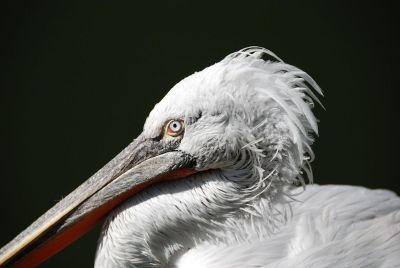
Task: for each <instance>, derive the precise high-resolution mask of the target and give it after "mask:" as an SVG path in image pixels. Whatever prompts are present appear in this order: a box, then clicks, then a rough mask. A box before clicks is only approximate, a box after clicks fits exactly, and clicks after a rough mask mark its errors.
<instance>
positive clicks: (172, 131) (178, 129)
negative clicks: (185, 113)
mask: <svg viewBox="0 0 400 268" xmlns="http://www.w3.org/2000/svg"><path fill="white" fill-rule="evenodd" d="M184 128H185V127H184V124H183V121H182V120H176V119H173V120H170V121H168V123H167V124H166V126H165V134H166V135H168V136H171V137H177V136H179V135H181V134H182V132H183V130H184Z"/></svg>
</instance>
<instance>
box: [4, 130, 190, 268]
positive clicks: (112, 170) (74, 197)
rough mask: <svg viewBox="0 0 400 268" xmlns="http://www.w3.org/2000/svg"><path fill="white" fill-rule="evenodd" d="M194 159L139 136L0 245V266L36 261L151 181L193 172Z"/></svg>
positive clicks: (98, 219)
mask: <svg viewBox="0 0 400 268" xmlns="http://www.w3.org/2000/svg"><path fill="white" fill-rule="evenodd" d="M194 166H195V161H194V159H193V158H192V157H191V156H190V155H188V154H185V153H183V152H180V151H176V150H175V149H174V148H173V146H168V145H166V144H164V143H162V142H161V141H159V140H157V139H144V138H142V137H141V136H139V138H137V139H136V140H135V141H133V142H132V143H131V144H130V145H129V146H128V147H126V148H125V149H124V150H123V151H122V152H121V153H119V154H118V155H117V156H116V157H115V158H114V159H113V160H111V161H110V162H109V163H108V164H107V165H105V166H104V167H103V168H102V169H100V170H99V171H98V172H97V173H96V174H94V175H93V176H92V177H90V178H89V179H88V180H87V181H85V182H84V183H83V184H82V185H80V186H79V187H78V188H77V189H75V190H74V191H73V192H72V193H70V194H69V195H68V196H66V197H65V198H64V199H62V200H61V201H60V202H58V203H57V204H56V205H55V206H53V207H52V208H51V209H50V210H48V211H47V212H46V213H45V214H43V215H42V216H41V217H40V218H38V219H37V220H36V221H35V222H33V223H32V224H31V225H30V226H29V227H28V228H27V229H25V230H24V231H23V232H22V233H20V234H19V235H18V236H17V237H15V238H14V239H13V240H12V241H11V242H9V243H8V244H7V245H5V246H4V247H3V248H1V249H0V267H36V266H37V265H39V264H40V263H42V262H43V261H45V260H46V259H48V258H49V257H51V256H53V255H54V254H56V253H57V252H59V251H61V250H62V249H64V248H65V247H67V246H68V245H69V244H71V243H72V242H73V241H75V240H77V239H78V238H80V237H81V236H82V235H84V234H85V233H86V232H88V231H89V230H90V229H92V228H93V227H94V226H95V225H96V224H97V223H99V222H100V221H101V220H102V219H103V218H104V217H105V216H106V215H107V214H108V213H109V212H110V211H111V210H112V209H113V208H115V207H116V206H117V205H119V204H121V202H123V201H124V200H126V199H128V198H129V197H131V196H133V195H134V194H136V193H138V192H140V191H141V190H143V189H144V188H146V187H148V186H149V185H151V184H154V183H156V182H159V181H164V180H174V179H179V178H183V177H186V176H189V175H191V174H194V173H196V170H195V169H194Z"/></svg>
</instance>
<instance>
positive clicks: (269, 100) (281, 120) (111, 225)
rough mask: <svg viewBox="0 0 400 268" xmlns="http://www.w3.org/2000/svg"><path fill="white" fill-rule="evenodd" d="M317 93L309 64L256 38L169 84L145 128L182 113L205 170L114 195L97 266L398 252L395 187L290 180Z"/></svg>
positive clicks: (307, 145) (189, 143) (365, 262)
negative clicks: (290, 59) (301, 65)
mask: <svg viewBox="0 0 400 268" xmlns="http://www.w3.org/2000/svg"><path fill="white" fill-rule="evenodd" d="M266 56H268V57H272V58H273V60H265V59H264V58H265V57H266ZM317 94H319V95H322V91H321V89H320V88H319V86H318V85H317V83H316V82H315V81H314V80H313V79H312V78H311V77H310V76H309V75H308V74H307V73H305V72H304V71H302V70H300V69H298V68H297V67H294V66H291V65H289V64H286V63H284V62H283V61H282V60H280V59H279V58H278V57H277V56H276V55H275V54H273V53H272V52H270V51H268V50H266V49H263V48H259V47H250V48H247V49H243V50H240V51H238V52H235V53H232V54H230V55H228V56H227V57H226V58H225V59H223V60H222V61H220V62H218V63H216V64H214V65H212V66H210V67H208V68H205V69H204V70H202V71H201V72H198V73H195V74H193V75H191V76H189V77H187V78H185V79H183V80H182V81H181V82H179V83H178V84H177V85H175V86H174V87H173V88H172V89H171V90H170V91H169V93H168V94H167V95H166V96H165V97H164V99H163V100H162V101H161V102H160V103H158V104H157V105H156V106H155V107H154V109H153V110H152V112H151V113H150V115H149V117H148V118H147V120H146V123H145V125H144V130H143V136H144V137H147V138H157V137H160V133H162V129H163V127H164V125H165V122H167V121H168V120H171V119H179V120H183V121H184V122H185V125H186V127H185V133H184V136H183V138H182V140H181V141H180V144H179V147H178V150H181V151H183V152H185V153H187V154H190V155H192V156H193V157H194V158H195V159H196V160H197V162H196V168H197V169H198V170H200V171H204V172H202V173H198V174H195V175H192V176H190V177H186V178H184V179H182V180H179V181H173V182H165V183H160V184H157V185H153V186H151V187H149V188H147V189H146V190H145V191H142V192H141V193H139V194H137V195H135V196H134V197H132V198H131V199H130V200H128V201H127V202H125V203H124V204H123V205H121V206H120V207H118V208H117V209H116V210H115V211H114V212H113V213H112V214H111V215H110V216H109V217H108V219H107V221H106V223H105V225H104V227H103V231H102V235H101V237H100V240H99V245H98V251H97V256H96V266H97V267H191V268H193V267H211V268H212V267H333V266H335V267H379V266H381V267H394V266H393V265H395V264H396V265H397V264H399V259H398V257H397V255H400V254H396V253H400V252H398V251H399V245H400V243H399V209H400V207H399V206H400V201H399V198H398V197H397V196H395V195H394V194H393V193H390V192H387V191H370V190H366V189H363V188H354V187H342V186H337V187H336V186H326V187H319V186H311V187H309V186H308V187H307V189H306V190H305V192H304V193H302V192H303V191H304V188H303V187H298V186H299V185H303V186H305V184H306V182H307V179H308V180H310V181H312V179H313V178H312V172H311V167H310V161H312V159H313V158H314V155H313V152H312V149H311V145H312V143H313V140H314V136H315V135H317V134H318V127H317V120H316V118H315V116H314V114H313V113H312V108H313V106H314V101H316V102H318V103H319V100H318V99H317V97H316V95H317ZM164 138H165V137H164ZM165 139H167V138H165ZM166 142H168V140H167V141H166ZM369 257H371V260H369ZM336 264H338V265H336ZM196 265H197V266H196Z"/></svg>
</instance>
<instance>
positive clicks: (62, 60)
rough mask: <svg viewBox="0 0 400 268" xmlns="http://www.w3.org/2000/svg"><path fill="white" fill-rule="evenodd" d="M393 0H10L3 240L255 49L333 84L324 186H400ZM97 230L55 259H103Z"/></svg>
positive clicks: (320, 154)
mask: <svg viewBox="0 0 400 268" xmlns="http://www.w3.org/2000/svg"><path fill="white" fill-rule="evenodd" d="M397 13H398V12H397V9H395V8H394V6H391V5H390V4H389V3H388V2H385V1H374V2H368V1H330V2H329V3H328V2H327V1H277V0H276V1H267V0H265V1H214V2H205V1H197V2H189V1H159V2H154V1H147V2H146V3H145V2H144V1H140V2H139V1H125V2H123V1H113V2H111V1H64V2H61V1H26V2H25V3H22V2H20V1H2V2H1V4H0V14H1V25H0V27H1V32H0V34H1V35H0V42H1V50H0V68H1V69H0V89H1V91H0V92H1V93H0V94H1V96H0V108H1V110H0V119H1V131H0V133H1V134H0V135H1V137H0V142H1V144H0V146H1V154H0V155H1V162H0V164H1V167H0V171H1V173H0V174H1V175H0V180H1V184H0V206H1V209H0V210H1V216H0V219H1V220H0V227H1V232H0V245H3V244H5V243H6V242H8V241H9V240H11V239H12V238H13V237H14V236H15V235H16V234H17V233H19V232H20V231H22V230H23V229H24V228H25V227H27V226H28V225H29V224H30V223H31V222H32V221H33V220H35V219H36V218H37V217H38V216H39V215H41V214H42V213H44V212H45V211H46V210H47V209H48V208H49V207H50V206H51V205H53V204H55V203H56V201H58V200H60V199H61V198H62V197H63V196H65V195H66V194H68V193H69V192H70V191H72V190H73V189H74V188H75V187H76V186H78V185H79V184H80V183H81V182H83V181H84V180H85V179H87V178H88V177H89V176H90V175H92V174H93V173H94V172H95V171H97V170H98V169H99V168H100V167H102V166H103V165H104V164H105V163H106V162H107V161H108V160H110V159H111V158H112V157H113V156H114V155H116V154H117V153H118V152H119V151H120V150H122V149H123V148H124V147H125V146H126V145H127V144H128V143H129V142H130V141H131V140H132V139H133V138H135V137H136V136H137V135H138V134H139V133H140V132H141V130H142V126H143V123H144V120H145V118H146V116H147V114H148V113H149V112H150V110H151V109H152V107H153V106H154V105H155V104H156V103H157V102H158V101H159V100H160V99H161V98H162V97H163V96H164V95H165V94H166V93H167V92H168V90H169V89H170V88H171V87H172V86H173V85H174V84H175V83H177V82H178V81H179V80H181V79H182V78H184V77H186V76H187V75H190V74H192V73H193V72H195V71H199V70H202V69H203V68H205V67H207V66H209V65H211V64H213V63H215V62H217V61H219V60H221V59H222V58H223V57H224V56H226V55H227V54H229V53H231V52H234V51H236V50H239V49H241V48H243V47H247V46H250V45H258V46H263V47H266V48H268V49H270V50H272V51H274V52H275V53H276V54H278V55H279V56H280V57H281V58H282V59H283V60H284V61H286V62H288V63H290V64H293V65H295V66H297V67H299V68H301V69H303V70H305V71H306V72H308V73H309V74H310V75H311V76H312V77H313V78H314V79H315V80H316V81H317V82H318V83H319V84H320V86H321V87H322V89H323V90H324V92H325V97H324V99H323V100H322V101H323V103H324V105H325V107H326V111H324V110H323V109H321V108H320V107H317V108H316V109H315V113H316V115H317V117H318V118H319V119H320V121H321V123H320V137H319V138H318V139H317V141H316V143H315V145H314V147H313V148H314V150H315V153H316V156H317V158H316V160H315V161H314V163H313V165H312V166H313V170H314V177H315V182H316V183H320V184H353V185H363V186H367V187H370V188H387V189H391V190H393V191H395V192H397V193H400V182H399V175H398V169H399V153H400V151H399V149H400V148H399V128H398V124H399V120H398V116H399V113H398V110H399V108H398V107H399V105H398V96H399V94H398V89H399V82H398V78H399V60H400V58H399V47H400V45H399V39H398V38H399V27H398V25H399V19H398V14H397ZM98 232H99V228H97V229H96V230H95V231H93V232H91V233H90V234H89V235H87V236H85V237H84V238H83V239H81V240H80V241H78V242H77V243H75V244H74V245H73V246H71V247H70V248H68V249H67V250H65V251H64V252H62V253H61V254H59V255H57V256H55V257H53V258H52V259H51V260H49V261H48V262H46V264H44V265H43V267H91V266H93V259H94V254H95V250H96V240H97V236H98Z"/></svg>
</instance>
